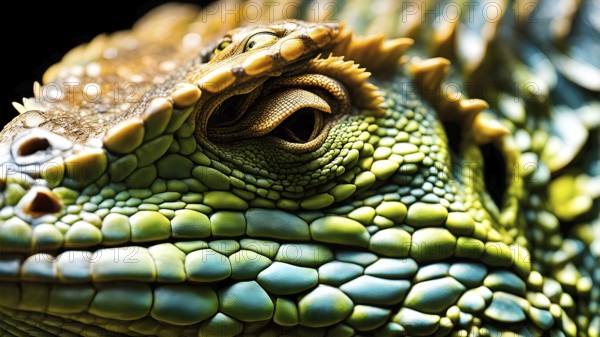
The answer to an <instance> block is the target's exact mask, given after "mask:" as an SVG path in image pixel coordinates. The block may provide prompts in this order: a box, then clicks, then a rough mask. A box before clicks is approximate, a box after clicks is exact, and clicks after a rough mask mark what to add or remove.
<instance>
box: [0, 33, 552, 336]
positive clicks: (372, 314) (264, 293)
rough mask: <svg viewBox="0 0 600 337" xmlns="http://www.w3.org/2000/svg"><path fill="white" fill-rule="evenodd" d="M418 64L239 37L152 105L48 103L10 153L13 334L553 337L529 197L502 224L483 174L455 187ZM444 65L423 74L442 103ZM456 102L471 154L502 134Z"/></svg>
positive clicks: (336, 40)
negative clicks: (410, 87) (521, 221)
mask: <svg viewBox="0 0 600 337" xmlns="http://www.w3.org/2000/svg"><path fill="white" fill-rule="evenodd" d="M410 43H411V42H410V40H408V39H400V40H395V41H388V42H385V41H384V39H383V37H372V38H364V39H360V38H353V37H352V35H351V34H350V32H349V31H346V30H344V29H343V28H342V27H340V26H338V25H335V24H311V23H304V22H299V21H288V22H282V23H278V24H273V25H270V26H267V27H253V28H242V29H237V30H234V31H232V32H230V33H229V34H227V35H225V37H224V38H223V39H222V40H221V41H219V42H216V44H215V47H214V48H211V49H210V50H207V51H205V52H203V53H201V54H200V56H199V57H197V58H196V59H194V60H192V61H189V62H188V63H184V64H182V65H181V66H180V67H179V68H178V69H175V70H172V72H171V75H170V76H168V77H166V78H164V79H162V80H156V81H157V82H158V83H157V84H155V85H153V86H152V87H151V88H150V89H148V90H147V91H146V92H145V93H144V94H143V96H141V99H140V101H139V102H135V103H134V104H129V103H127V102H118V104H116V107H115V105H107V106H108V107H109V108H111V109H108V110H106V111H105V110H104V108H105V107H106V106H104V105H103V104H102V101H101V102H96V103H95V104H93V105H91V106H89V105H86V104H84V103H81V102H79V101H76V102H66V103H65V102H60V103H58V104H54V103H52V102H45V101H43V100H42V101H40V102H36V103H35V104H34V103H30V104H31V106H32V107H35V108H36V109H34V110H31V111H26V112H23V113H22V114H21V116H19V117H18V118H17V119H15V120H14V121H13V122H11V124H9V125H8V126H7V127H6V128H5V129H4V131H3V132H2V134H0V139H1V140H2V154H1V156H2V158H3V163H4V166H5V167H6V168H7V169H6V170H5V171H4V176H3V177H2V185H3V193H2V196H3V198H2V200H1V202H2V210H1V211H0V245H1V247H2V249H3V250H4V251H5V252H6V254H4V255H3V256H2V257H1V258H0V280H1V281H0V292H2V293H6V294H11V295H10V296H8V297H6V298H2V299H0V308H1V310H0V314H1V316H0V320H4V321H6V322H22V321H27V320H28V319H29V318H30V317H37V316H35V314H34V313H44V314H47V315H49V316H50V317H54V316H56V317H60V318H61V320H62V321H61V322H62V323H61V324H60V327H61V328H64V329H67V328H65V326H67V327H70V328H71V330H69V331H81V330H82V329H96V330H94V331H96V332H97V333H100V334H101V333H105V332H107V331H115V332H118V333H123V334H134V333H140V334H157V335H184V334H186V335H187V334H191V335H200V336H204V335H210V334H214V333H218V334H219V336H236V335H239V334H241V333H242V331H244V333H247V334H252V333H259V332H263V331H269V332H271V333H274V334H284V333H286V331H288V332H289V333H291V334H294V333H295V331H304V330H302V329H305V330H306V329H315V330H314V331H317V332H322V333H323V334H324V333H325V332H327V333H331V334H334V333H337V332H336V331H338V332H339V331H341V332H340V333H342V335H344V336H346V335H348V336H350V335H353V334H354V333H355V332H356V333H359V331H360V332H365V333H375V332H376V333H379V334H381V335H384V336H397V335H401V334H403V333H404V332H405V331H407V332H408V334H410V335H413V334H420V335H428V334H433V333H436V331H437V332H439V333H440V334H442V335H443V334H446V333H450V331H452V330H457V331H458V330H460V331H463V332H464V333H466V332H467V331H475V333H477V334H481V335H485V334H486V333H489V331H490V330H492V331H502V330H510V331H518V332H520V333H521V332H523V331H526V330H530V331H534V332H535V333H541V331H543V330H547V329H550V327H551V326H552V325H553V324H554V319H555V318H557V316H556V315H554V314H555V313H553V315H554V316H552V315H551V314H550V311H551V310H555V309H556V308H555V307H550V305H548V306H544V305H542V306H541V307H540V308H539V309H536V310H538V311H535V313H538V312H540V313H541V314H539V315H542V316H543V317H542V318H539V317H529V316H526V312H527V313H528V311H527V309H526V308H525V306H526V304H527V303H528V302H527V301H525V300H524V299H523V298H524V297H525V296H526V293H527V296H528V295H529V293H534V294H536V295H535V296H541V297H543V299H542V300H540V301H541V302H543V303H546V302H545V301H546V300H547V298H545V297H544V295H543V294H541V293H538V292H536V291H529V289H527V290H526V288H525V283H524V281H523V280H527V279H528V277H531V276H530V275H531V273H530V271H531V265H530V264H529V261H528V260H527V259H526V258H524V257H527V256H528V252H527V250H526V249H525V248H524V247H522V246H521V245H520V244H522V243H523V242H524V240H525V239H524V237H523V235H522V231H521V230H522V229H521V228H518V226H517V225H516V223H514V222H512V221H513V220H514V219H515V218H516V212H517V210H516V208H517V207H518V205H516V204H517V199H518V197H519V191H516V190H515V189H516V187H515V186H517V183H514V184H512V185H510V186H511V187H513V190H511V193H510V195H509V196H508V197H507V198H506V200H505V204H504V205H503V207H502V210H503V211H504V212H500V211H499V210H498V208H497V207H496V206H495V205H494V204H493V202H492V201H491V199H490V198H489V195H487V193H486V192H485V190H484V189H483V188H482V184H483V182H482V173H481V168H478V169H475V170H473V171H472V172H470V174H472V175H474V176H473V177H471V178H472V179H471V180H467V179H465V180H462V179H461V178H457V179H455V180H454V179H453V177H452V173H451V172H450V171H451V170H450V169H451V168H452V165H456V164H455V163H454V164H453V163H452V160H451V150H450V149H449V147H448V144H447V138H446V135H445V132H444V129H443V127H442V124H441V123H440V121H439V119H438V117H437V115H436V114H435V112H434V111H433V110H432V109H431V108H430V107H429V106H428V104H427V103H425V100H423V99H422V98H421V96H419V95H418V93H417V92H414V91H411V92H409V93H407V92H405V91H404V90H403V85H404V84H405V82H406V81H411V79H410V77H409V76H407V75H406V72H405V71H404V70H405V69H403V68H401V67H398V65H399V60H400V56H401V55H402V52H403V51H404V49H406V48H407V47H408V46H409V45H410ZM445 65H446V66H447V64H446V63H444V62H442V61H440V60H433V61H427V62H424V63H419V62H416V63H415V64H414V65H413V68H412V69H411V71H412V73H413V74H415V75H414V77H415V82H418V83H425V84H428V85H431V84H432V83H434V84H435V83H437V85H439V78H440V76H439V72H440V69H442V68H444V66H445ZM361 67H365V68H366V69H364V68H361ZM446 68H447V67H446ZM367 71H373V72H374V73H376V74H377V75H378V76H377V78H376V79H369V75H370V74H369V72H367ZM377 88H379V90H377ZM433 89H437V87H436V86H433ZM82 102H83V101H82ZM444 102H445V103H447V107H450V108H451V109H455V110H456V111H457V114H458V115H460V114H461V113H463V114H464V115H468V118H462V117H456V118H457V119H458V120H461V121H463V120H467V122H464V123H463V124H465V125H463V127H464V128H465V130H467V131H466V136H465V139H466V140H470V139H471V138H470V137H471V136H472V135H475V134H478V133H477V132H479V131H481V130H484V131H490V130H491V131H490V135H488V136H489V137H490V138H491V139H497V138H500V136H501V135H502V132H499V133H498V132H497V133H494V130H495V129H494V128H493V127H491V126H490V125H486V124H483V123H484V122H478V123H479V124H477V125H478V126H479V127H477V128H473V126H472V124H473V123H474V122H473V121H474V120H478V119H476V118H475V117H474V116H475V115H476V114H477V113H479V112H481V110H482V109H483V108H485V106H483V105H482V104H481V103H480V102H476V103H473V104H471V105H469V103H467V102H466V101H461V102H462V103H461V102H459V103H456V102H447V101H444ZM80 103H81V104H80ZM461 104H462V105H461ZM478 104H479V105H478ZM472 129H473V130H474V131H473V130H472ZM469 130H472V134H471V133H469V132H471V131H469ZM496 131H497V129H496ZM488 140H489V139H488ZM499 143H501V141H499ZM501 144H504V143H501ZM505 145H506V144H505ZM461 146H462V150H461V151H462V152H461V156H462V157H461V158H463V159H464V160H474V161H477V160H480V159H481V155H480V152H479V150H478V147H477V144H475V142H473V143H470V142H468V141H465V142H464V143H463V144H461ZM506 148H508V150H507V149H506ZM506 148H504V150H505V152H506V153H512V152H511V151H510V144H508V145H506ZM455 167H456V166H455ZM468 169H472V168H468ZM509 178H511V177H509ZM504 206H505V207H504ZM511 207H512V208H511ZM509 245H510V247H509ZM419 270H423V272H420V271H419ZM488 274H489V275H490V277H488ZM535 276H537V275H534V277H535ZM488 278H489V280H488ZM484 280H487V285H486V286H484V285H483V284H484ZM511 282H512V283H515V282H516V285H511ZM534 282H536V281H535V280H534ZM538 283H539V282H538ZM488 286H489V287H488ZM490 288H491V290H490ZM465 294H469V295H465ZM497 294H500V295H497ZM538 294H539V295H538ZM461 296H462V297H461ZM532 296H533V295H532ZM463 297H465V298H467V299H465V300H464V301H472V302H473V303H475V304H473V303H472V302H469V303H467V304H465V305H464V306H462V304H461V305H458V304H457V303H458V300H459V298H463ZM523 301H525V304H523V303H524V302H523ZM507 307H508V308H510V312H511V314H510V315H506V314H504V313H503V312H502V310H503V308H507ZM465 308H467V309H465ZM552 308H554V309H552ZM486 309H487V310H488V311H485V313H484V310H486ZM461 310H462V311H461ZM555 311H556V310H555ZM64 322H68V324H64ZM55 323H56V322H53V321H52V320H48V321H44V322H43V323H41V324H39V325H36V324H32V326H37V327H40V326H41V327H43V328H48V329H50V327H52V326H54V325H53V324H55ZM55 325H56V324H55ZM506 326H508V328H506ZM269 329H270V330H269ZM294 329H297V330H294ZM273 331H274V332H273ZM306 331H308V330H306ZM310 331H313V330H310ZM486 331H487V332H486Z"/></svg>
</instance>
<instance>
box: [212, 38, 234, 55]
mask: <svg viewBox="0 0 600 337" xmlns="http://www.w3.org/2000/svg"><path fill="white" fill-rule="evenodd" d="M230 44H231V38H230V37H225V38H224V39H223V41H221V42H220V43H219V44H218V45H217V47H216V48H215V52H214V53H215V54H218V53H220V52H222V51H223V49H225V48H227V46H229V45H230Z"/></svg>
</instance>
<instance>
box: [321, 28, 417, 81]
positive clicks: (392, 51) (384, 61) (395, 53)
mask: <svg viewBox="0 0 600 337" xmlns="http://www.w3.org/2000/svg"><path fill="white" fill-rule="evenodd" d="M340 30H341V32H340V35H339V36H338V39H337V41H336V43H335V47H334V48H333V51H332V52H333V54H334V55H344V56H345V57H346V58H347V59H350V60H354V61H356V62H357V63H359V64H360V65H361V66H363V67H366V68H367V69H369V71H371V72H373V73H380V72H386V71H393V70H394V69H396V67H397V66H398V64H399V63H400V60H401V57H402V56H403V55H404V52H405V51H406V50H407V49H408V48H409V47H410V46H412V45H413V42H414V41H413V40H412V39H410V38H398V39H394V40H386V39H385V36H384V35H383V34H378V35H372V36H364V37H362V36H355V35H354V34H353V33H352V30H350V29H344V25H343V24H342V25H341V28H340Z"/></svg>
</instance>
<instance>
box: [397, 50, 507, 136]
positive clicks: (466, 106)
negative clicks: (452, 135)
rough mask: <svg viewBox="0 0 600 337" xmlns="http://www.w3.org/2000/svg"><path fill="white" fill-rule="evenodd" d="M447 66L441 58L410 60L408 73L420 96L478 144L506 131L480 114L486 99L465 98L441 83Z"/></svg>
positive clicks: (485, 104)
mask: <svg viewBox="0 0 600 337" xmlns="http://www.w3.org/2000/svg"><path fill="white" fill-rule="evenodd" d="M449 69H450V61H449V60H447V59H445V58H442V57H436V58H431V59H426V60H420V59H413V60H411V64H410V66H409V73H410V74H411V76H412V78H413V81H414V83H415V84H416V86H417V88H418V89H419V91H420V92H421V95H422V96H423V97H424V98H425V99H426V100H427V101H428V102H429V103H430V104H431V105H432V106H433V107H434V109H435V110H436V111H437V113H438V116H439V117H440V119H441V120H443V121H448V122H454V123H457V124H459V125H460V126H461V128H462V129H463V130H464V131H465V133H466V134H468V135H471V136H472V138H473V140H474V141H475V142H476V143H477V144H486V143H490V142H493V141H495V140H497V139H500V138H501V137H502V136H504V135H507V134H509V133H510V131H509V130H508V129H507V128H506V127H505V126H504V125H502V124H500V122H498V121H496V120H495V119H493V118H492V117H491V115H488V114H486V113H482V112H483V111H484V110H486V109H487V108H488V107H489V105H488V104H487V102H486V101H484V100H481V99H476V98H472V99H469V98H464V97H463V94H462V93H461V92H457V91H454V90H452V89H451V88H452V87H451V86H444V85H443V81H444V79H445V78H446V75H447V74H448V71H449Z"/></svg>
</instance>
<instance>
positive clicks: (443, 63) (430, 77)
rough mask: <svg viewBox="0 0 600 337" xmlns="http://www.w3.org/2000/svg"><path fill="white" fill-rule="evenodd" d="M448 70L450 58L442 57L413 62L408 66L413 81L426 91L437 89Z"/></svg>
mask: <svg viewBox="0 0 600 337" xmlns="http://www.w3.org/2000/svg"><path fill="white" fill-rule="evenodd" d="M449 70H450V60H448V59H445V58H443V57H436V58H430V59H426V60H422V61H419V62H414V63H413V64H411V66H410V68H409V71H410V73H411V74H412V76H413V79H414V80H415V82H417V84H418V85H420V86H422V87H423V89H424V90H427V91H431V90H435V89H437V88H438V87H439V86H440V84H441V83H442V80H443V79H444V78H445V77H446V75H447V74H448V71H449Z"/></svg>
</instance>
